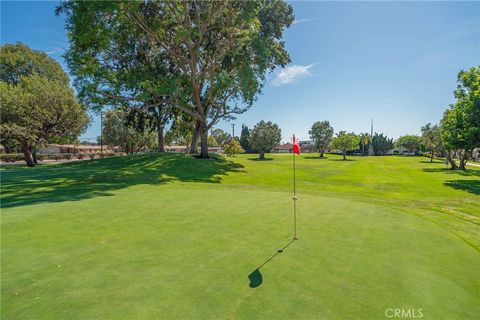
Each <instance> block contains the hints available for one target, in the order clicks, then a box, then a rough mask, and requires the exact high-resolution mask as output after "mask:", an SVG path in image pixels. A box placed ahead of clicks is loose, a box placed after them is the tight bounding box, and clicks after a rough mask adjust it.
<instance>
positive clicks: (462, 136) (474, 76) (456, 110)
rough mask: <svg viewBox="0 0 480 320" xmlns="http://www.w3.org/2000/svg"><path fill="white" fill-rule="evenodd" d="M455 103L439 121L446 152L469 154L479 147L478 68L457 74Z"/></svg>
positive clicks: (479, 94) (479, 82)
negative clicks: (453, 151)
mask: <svg viewBox="0 0 480 320" xmlns="http://www.w3.org/2000/svg"><path fill="white" fill-rule="evenodd" d="M454 94H455V98H456V99H457V101H456V102H455V104H453V105H451V106H450V108H449V109H447V110H446V111H445V113H444V115H443V118H442V120H441V127H442V140H443V143H444V145H445V148H446V149H447V150H462V151H467V152H470V151H471V150H473V149H474V148H476V147H479V146H480V66H479V67H477V68H473V67H472V68H471V69H470V70H467V71H464V70H462V71H460V72H459V74H458V87H457V89H456V90H455V92H454Z"/></svg>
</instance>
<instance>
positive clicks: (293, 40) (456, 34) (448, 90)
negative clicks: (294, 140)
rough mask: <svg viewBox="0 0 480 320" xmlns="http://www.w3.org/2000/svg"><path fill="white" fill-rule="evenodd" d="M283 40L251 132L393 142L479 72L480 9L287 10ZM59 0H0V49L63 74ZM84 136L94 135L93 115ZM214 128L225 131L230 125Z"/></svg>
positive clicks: (390, 5) (247, 117) (314, 6)
mask: <svg viewBox="0 0 480 320" xmlns="http://www.w3.org/2000/svg"><path fill="white" fill-rule="evenodd" d="M291 4H292V5H293V8H294V12H295V17H296V22H295V23H294V25H293V26H292V27H291V28H289V29H288V30H287V31H286V33H285V42H286V46H287V49H288V51H289V53H290V55H291V59H292V63H291V64H290V65H289V66H288V67H287V68H286V69H283V70H278V71H277V72H275V73H274V74H271V75H269V80H268V82H267V84H266V85H265V88H264V90H263V93H262V95H260V96H259V98H258V101H257V102H256V103H255V104H254V106H253V107H252V109H250V110H249V111H247V112H246V113H245V114H242V115H240V116H238V117H237V119H236V120H234V121H233V123H235V124H236V127H235V129H236V132H235V133H236V134H238V133H240V127H241V124H242V123H245V124H247V125H248V126H249V127H253V125H254V124H255V123H257V122H258V121H260V120H262V119H263V120H271V121H274V122H276V123H278V124H279V126H280V127H281V128H282V136H283V137H284V140H285V141H286V140H287V139H288V137H290V136H291V134H292V133H296V134H297V136H299V137H300V139H307V138H308V130H309V128H310V127H311V125H312V123H313V122H314V121H317V120H329V121H330V123H331V125H332V126H333V127H334V128H335V131H336V132H338V131H340V130H347V131H355V132H365V131H369V129H370V119H371V118H373V119H374V122H375V131H377V132H384V133H386V134H387V135H388V136H390V137H394V138H397V137H398V136H400V135H403V134H407V133H408V134H418V133H419V131H420V127H421V126H422V125H424V124H425V123H427V122H432V123H436V122H438V121H439V119H440V118H441V116H442V113H443V111H444V110H445V109H446V107H447V106H448V104H450V103H452V102H453V95H452V91H453V90H454V89H455V87H456V75H457V73H458V71H459V70H461V69H465V68H469V67H471V66H475V65H479V64H480V2H291ZM55 6H56V2H40V1H35V2H20V1H17V2H13V1H12V2H6V1H2V2H1V43H2V44H4V43H12V42H16V41H22V42H24V43H26V44H28V45H29V46H31V47H32V48H34V49H38V50H44V51H46V52H47V53H48V54H49V55H50V56H51V57H52V58H54V59H57V60H58V61H59V62H60V63H61V64H62V65H63V66H64V67H66V66H65V64H64V62H63V58H62V53H63V51H64V48H65V47H66V46H68V41H67V37H66V34H65V31H64V28H63V26H64V21H63V18H62V17H57V16H55V15H54V14H53V10H54V8H55ZM93 119H94V121H93V123H92V124H91V126H90V128H89V129H88V130H87V132H86V133H85V134H84V135H83V138H95V137H96V136H98V135H99V132H100V128H99V121H98V117H97V116H94V117H93ZM217 127H220V128H223V129H225V130H229V132H231V126H230V123H228V122H222V123H220V124H219V125H218V126H217Z"/></svg>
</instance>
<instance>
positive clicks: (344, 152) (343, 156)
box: [343, 151, 347, 160]
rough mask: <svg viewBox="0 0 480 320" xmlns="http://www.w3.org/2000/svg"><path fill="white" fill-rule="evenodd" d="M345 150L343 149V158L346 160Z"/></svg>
mask: <svg viewBox="0 0 480 320" xmlns="http://www.w3.org/2000/svg"><path fill="white" fill-rule="evenodd" d="M345 154H346V152H345V151H343V160H347V157H346V156H345Z"/></svg>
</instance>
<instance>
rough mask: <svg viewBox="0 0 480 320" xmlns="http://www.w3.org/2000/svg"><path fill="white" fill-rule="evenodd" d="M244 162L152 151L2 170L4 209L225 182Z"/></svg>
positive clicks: (2, 201)
mask: <svg viewBox="0 0 480 320" xmlns="http://www.w3.org/2000/svg"><path fill="white" fill-rule="evenodd" d="M242 168H243V166H242V165H241V164H238V163H235V162H232V161H229V160H226V159H224V158H222V157H215V158H213V159H209V160H199V159H195V158H193V157H191V156H188V155H182V154H168V153H162V154H159V153H152V154H141V155H136V156H123V157H112V158H104V159H96V160H90V161H78V162H71V163H64V164H58V165H48V166H39V167H36V168H27V167H21V168H18V167H17V168H14V167H9V168H5V169H2V177H1V182H2V196H1V204H0V207H2V208H9V207H16V206H23V205H29V204H36V203H45V202H47V203H48V202H62V201H74V200H82V199H88V198H93V197H97V196H110V195H112V194H111V192H110V191H113V190H119V189H123V188H127V187H130V186H133V185H139V184H150V185H161V184H165V183H168V182H171V181H182V182H202V183H220V182H221V180H222V178H221V176H222V175H225V174H227V173H228V172H241V171H243V170H242Z"/></svg>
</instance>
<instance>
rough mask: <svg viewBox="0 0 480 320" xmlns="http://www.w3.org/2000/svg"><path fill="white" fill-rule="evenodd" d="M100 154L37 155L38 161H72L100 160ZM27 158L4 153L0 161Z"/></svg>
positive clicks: (16, 154) (111, 155)
mask: <svg viewBox="0 0 480 320" xmlns="http://www.w3.org/2000/svg"><path fill="white" fill-rule="evenodd" d="M122 154H123V153H119V152H118V153H113V152H109V153H104V154H103V156H104V157H114V156H119V155H122ZM100 156H101V155H100V154H99V153H79V154H72V153H56V154H37V160H38V161H43V160H56V161H59V160H71V159H80V160H81V159H88V158H90V159H95V158H100ZM24 160H25V158H24V156H23V153H4V154H0V161H2V162H15V161H24Z"/></svg>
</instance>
